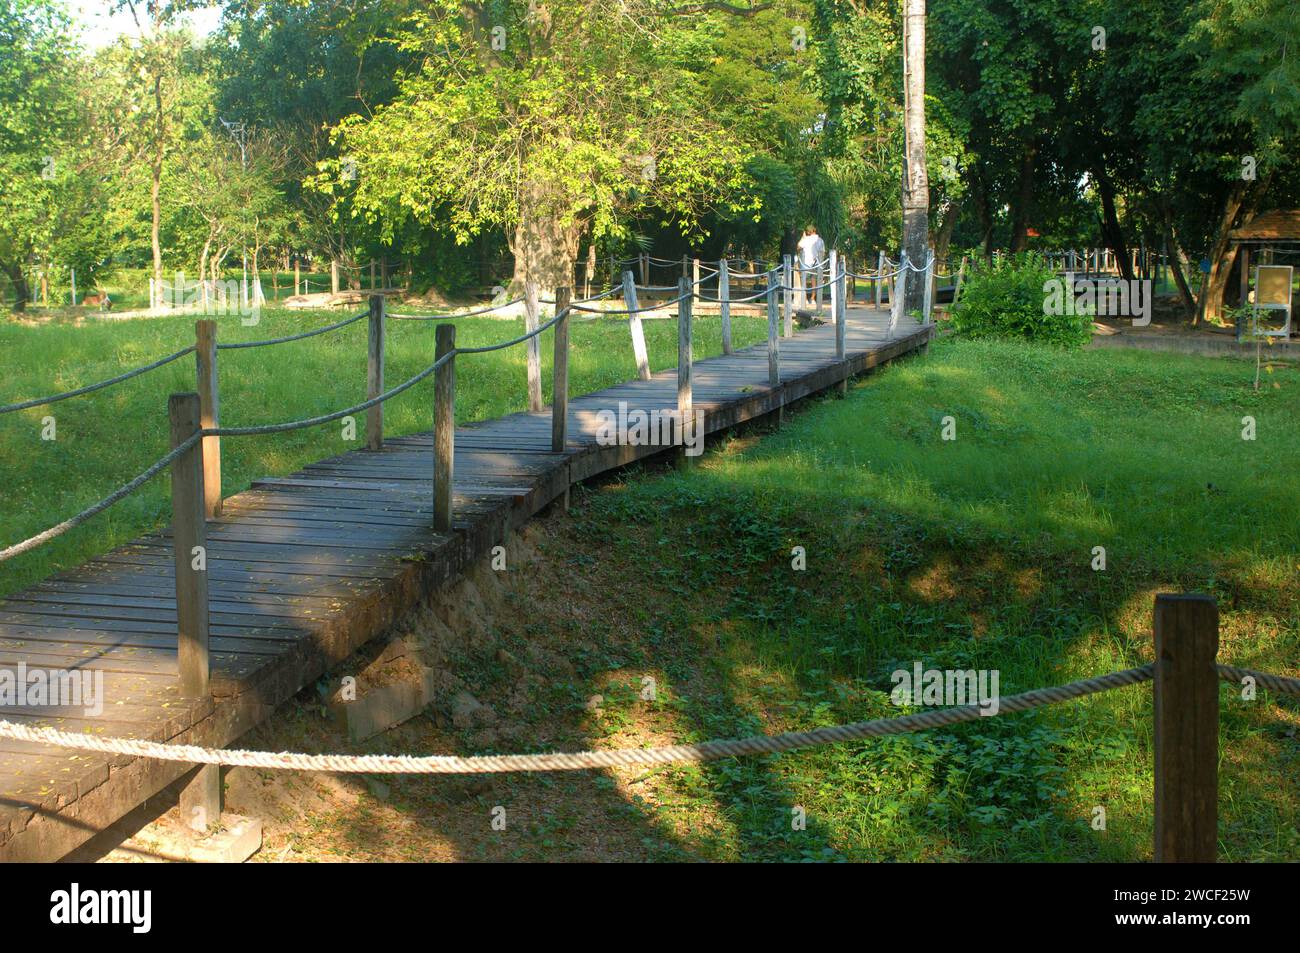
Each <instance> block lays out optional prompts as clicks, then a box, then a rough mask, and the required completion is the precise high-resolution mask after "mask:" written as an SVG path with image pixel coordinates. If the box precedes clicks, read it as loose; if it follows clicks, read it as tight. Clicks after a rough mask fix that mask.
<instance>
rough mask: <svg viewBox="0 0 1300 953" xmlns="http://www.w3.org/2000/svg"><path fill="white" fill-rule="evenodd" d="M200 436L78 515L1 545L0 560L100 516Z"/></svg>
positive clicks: (190, 447) (192, 444)
mask: <svg viewBox="0 0 1300 953" xmlns="http://www.w3.org/2000/svg"><path fill="white" fill-rule="evenodd" d="M201 437H202V434H195V435H194V436H192V437H190V438H189V439H188V440H186V441H185V442H184V443H181V444H179V445H177V446H176V447H174V448H172V450H171V451H170V452H169V453H166V454H164V455H163V456H162V457H160V458H159V459H158V460H156V461H154V462H153V463H152V464H150V466H149V467H148V468H147V469H146V470H144V471H143V472H142V473H140V475H139V476H137V477H136V478H135V479H134V480H131V481H130V482H129V483H125V484H123V485H122V486H120V487H118V488H117V489H116V490H114V491H113V492H112V493H110V494H108V496H106V497H104V498H103V499H101V500H99V501H97V502H95V503H92V504H91V505H90V506H88V507H86V508H85V509H84V510H82V511H81V512H80V513H78V514H77V515H76V516H72V517H69V518H68V519H66V520H64V521H63V522H62V523H59V524H58V525H56V526H51V527H50V528H49V529H47V530H45V531H44V532H41V533H37V534H36V535H35V536H32V537H30V538H28V539H25V540H23V541H22V542H21V543H15V544H14V545H12V546H10V547H8V548H7V549H0V563H2V562H5V561H7V560H9V559H12V558H13V557H15V556H21V555H22V554H23V553H26V552H30V551H31V550H33V549H36V548H37V547H38V546H41V545H43V544H44V543H48V542H49V541H50V540H52V539H56V538H57V537H59V536H62V535H63V534H64V533H66V532H68V530H71V529H76V528H77V527H78V526H80V525H81V524H82V523H85V522H86V521H87V520H89V519H91V518H92V517H95V516H98V515H99V514H100V513H102V512H104V510H106V509H108V508H109V507H110V506H112V505H113V504H114V503H116V502H118V501H119V500H122V499H125V498H126V497H128V496H130V495H131V494H132V493H134V492H135V491H136V490H138V489H139V488H140V487H142V486H144V485H145V484H146V483H148V482H149V481H150V480H152V479H153V478H154V477H155V476H157V475H158V474H159V473H161V472H162V471H163V469H165V468H166V467H168V466H170V465H171V463H172V462H173V461H174V460H176V459H177V458H178V457H180V456H181V454H183V453H185V452H187V451H188V450H190V449H192V448H193V447H194V445H195V444H196V443H198V441H199V440H200V439H201Z"/></svg>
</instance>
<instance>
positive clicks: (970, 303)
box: [952, 254, 1092, 347]
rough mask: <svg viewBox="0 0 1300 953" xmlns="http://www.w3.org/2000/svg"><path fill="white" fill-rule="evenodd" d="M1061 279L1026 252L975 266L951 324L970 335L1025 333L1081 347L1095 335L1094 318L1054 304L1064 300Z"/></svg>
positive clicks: (1022, 335)
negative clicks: (1093, 331) (990, 263)
mask: <svg viewBox="0 0 1300 953" xmlns="http://www.w3.org/2000/svg"><path fill="white" fill-rule="evenodd" d="M1056 280H1058V276H1057V275H1056V273H1055V272H1053V271H1052V269H1051V266H1049V265H1048V264H1047V262H1046V261H1044V260H1043V259H1042V258H1041V257H1040V256H1038V255H1034V254H1022V255H1014V256H1008V257H1004V258H1001V259H999V260H998V261H997V262H995V263H994V264H992V265H985V264H981V265H977V266H976V267H975V270H974V271H973V272H972V273H971V274H970V275H969V277H967V279H966V282H965V284H964V285H963V286H962V290H961V300H960V301H958V302H957V304H956V306H955V307H954V308H953V315H952V324H953V328H954V329H955V330H956V331H957V333H958V334H961V335H964V336H966V337H972V338H978V337H1003V338H1023V339H1025V340H1029V341H1038V342H1043V343H1046V344H1054V345H1057V346H1059V347H1082V346H1083V345H1084V344H1086V343H1087V342H1088V339H1089V337H1090V336H1091V334H1092V318H1091V316H1090V315H1087V314H1066V313H1052V312H1065V311H1066V310H1068V309H1067V308H1063V307H1054V306H1053V304H1054V303H1056V304H1059V303H1060V302H1061V301H1063V299H1064V292H1063V289H1061V288H1058V289H1056V291H1055V293H1054V292H1053V286H1052V285H1051V284H1050V282H1053V281H1056Z"/></svg>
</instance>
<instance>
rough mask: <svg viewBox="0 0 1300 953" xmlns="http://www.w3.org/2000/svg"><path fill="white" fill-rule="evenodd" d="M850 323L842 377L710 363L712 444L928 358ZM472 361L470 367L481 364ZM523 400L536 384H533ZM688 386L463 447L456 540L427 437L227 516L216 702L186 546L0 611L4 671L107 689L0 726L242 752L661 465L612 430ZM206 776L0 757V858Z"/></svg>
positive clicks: (646, 385)
mask: <svg viewBox="0 0 1300 953" xmlns="http://www.w3.org/2000/svg"><path fill="white" fill-rule="evenodd" d="M887 321H888V315H887V314H886V313H885V312H882V311H874V310H868V309H866V308H851V309H850V310H849V313H848V318H847V322H846V325H847V326H846V335H845V338H846V343H845V354H846V360H845V361H844V362H839V361H837V360H836V359H835V335H834V328H833V326H831V325H823V326H819V327H816V328H813V329H810V330H807V331H801V332H798V333H796V335H795V336H794V337H793V338H790V339H783V340H782V341H781V345H780V347H781V379H782V383H781V385H780V386H779V387H777V388H771V387H769V386H768V383H767V345H766V343H764V344H760V345H757V346H755V347H751V348H748V349H745V350H742V351H738V352H737V353H735V354H732V355H730V356H727V357H716V358H711V359H708V360H704V361H698V362H696V363H695V365H694V369H693V371H694V404H695V406H696V407H697V408H703V409H704V411H705V423H706V427H707V430H708V432H710V433H712V432H715V431H719V430H725V429H726V428H728V427H731V426H734V425H736V424H739V423H742V422H744V421H746V420H750V419H753V418H755V417H759V416H762V415H764V414H767V413H769V412H771V411H774V410H777V409H779V408H780V407H782V406H785V405H787V404H790V403H792V402H793V401H796V400H799V399H800V398H802V397H806V396H808V395H810V394H814V393H816V392H818V391H822V390H825V389H827V388H829V387H832V386H834V385H836V384H837V383H839V382H840V381H841V380H843V379H844V378H846V377H849V376H852V375H854V374H858V373H861V372H863V371H865V370H868V369H870V368H871V367H873V366H875V365H877V364H881V363H884V362H886V361H888V360H890V359H891V358H893V357H896V356H898V355H901V354H904V353H906V352H908V351H911V350H913V349H916V348H918V347H921V346H922V345H924V344H925V343H926V342H927V341H928V340H929V337H930V334H931V329H930V328H923V327H920V326H919V325H917V324H916V323H915V322H912V321H910V320H906V319H905V320H904V322H903V323H902V325H901V326H900V327H899V328H898V329H897V330H896V332H895V335H894V337H893V339H892V340H889V339H887V337H886V325H887ZM467 359H468V360H472V359H473V358H472V357H470V358H467ZM521 386H522V385H521ZM676 399H677V378H676V371H675V370H667V371H661V372H659V373H658V374H656V375H654V377H653V379H652V380H650V381H632V382H629V383H625V384H620V385H618V386H617V387H611V388H609V389H608V390H604V391H600V392H598V393H594V394H588V395H586V396H584V397H578V398H573V399H571V400H570V404H569V443H568V448H567V450H566V452H565V453H563V454H555V453H552V452H551V445H550V437H551V418H550V412H549V411H547V412H544V413H540V414H529V413H521V414H513V415H511V416H509V417H504V418H500V419H497V420H491V421H486V422H483V423H479V424H474V425H470V426H467V427H460V428H457V430H456V457H455V480H454V494H455V521H454V528H455V530H456V532H454V533H452V534H437V533H435V532H433V529H432V473H433V449H432V436H431V435H430V434H418V435H414V436H410V437H400V438H395V439H389V440H388V441H387V442H386V445H385V447H384V449H383V450H380V451H377V452H371V451H367V450H354V451H351V452H348V453H345V454H342V455H340V456H337V457H333V458H331V459H328V460H322V461H321V462H319V463H314V464H312V465H310V466H308V467H306V468H304V469H303V470H302V471H300V472H298V473H295V474H293V475H292V476H289V477H283V478H274V479H272V478H268V479H265V480H260V481H257V482H255V483H254V484H253V486H252V487H251V488H250V489H249V490H247V491H245V492H243V493H239V494H237V495H235V496H233V497H230V498H229V499H227V500H226V502H225V508H224V513H223V515H222V517H221V518H219V519H217V520H215V521H212V522H211V523H209V527H208V580H209V589H210V599H211V603H210V623H211V645H210V649H211V653H212V654H211V664H212V689H213V697H212V698H211V699H208V700H204V701H202V702H189V701H186V700H184V699H182V698H181V697H180V694H179V686H178V675H177V656H176V601H175V590H174V582H173V565H172V561H173V555H172V548H171V542H170V531H169V530H166V531H163V532H159V533H152V534H149V535H147V536H143V537H141V538H139V539H136V540H134V541H133V542H131V543H129V544H127V545H125V546H122V547H120V548H118V549H115V550H113V551H112V552H110V553H107V554H105V555H103V556H101V557H99V558H97V559H94V560H92V561H91V562H89V563H87V564H85V565H84V566H81V567H79V568H77V569H75V570H72V571H68V572H63V573H60V574H58V575H56V576H53V577H51V578H50V579H48V580H46V581H44V582H42V583H41V584H39V585H37V586H34V587H32V588H30V589H28V590H25V591H23V592H20V593H18V594H16V595H14V596H12V597H10V598H9V599H7V600H5V601H4V602H3V603H0V668H14V667H16V666H17V665H18V664H19V663H26V665H27V666H28V667H29V668H37V667H40V668H46V669H79V670H82V669H90V670H97V671H102V672H103V673H104V692H105V695H106V697H107V703H106V704H105V707H104V710H103V713H102V714H101V715H98V716H95V717H90V716H88V715H87V714H85V712H84V711H83V710H82V709H81V708H77V709H66V710H65V709H56V708H49V707H40V708H13V707H6V708H3V709H0V717H3V718H5V719H8V720H11V721H15V722H24V723H28V724H33V725H51V726H55V727H59V728H63V729H66V730H70V731H88V732H95V733H99V734H103V735H117V736H124V737H132V738H148V739H151V740H156V741H172V742H174V743H177V744H200V745H209V746H226V745H229V744H231V743H232V742H234V741H235V740H236V739H237V738H239V736H240V735H242V734H243V733H245V732H246V731H248V730H249V729H250V728H252V727H253V726H254V725H256V724H258V723H259V722H261V721H263V720H264V719H266V718H267V717H269V716H270V714H271V712H272V711H273V710H274V708H275V706H277V705H278V704H280V703H281V702H283V701H285V700H286V699H288V698H290V697H291V696H292V695H293V694H294V693H295V692H297V691H298V690H299V689H300V688H301V687H302V686H303V685H306V684H309V683H310V682H312V681H313V680H315V679H316V678H318V677H319V676H320V675H321V674H322V673H323V672H325V671H326V670H328V669H329V668H330V667H332V666H333V665H335V664H337V663H339V662H341V661H343V660H344V659H346V658H347V657H348V656H349V655H351V654H352V653H353V652H354V651H355V650H356V649H357V648H358V647H359V646H360V645H362V644H363V643H365V642H366V641H368V640H369V639H371V638H373V637H375V636H376V635H378V634H379V633H381V632H382V631H384V630H385V629H386V628H387V627H388V626H389V625H390V624H392V623H393V622H395V621H396V620H397V619H398V618H400V617H401V616H402V614H403V613H405V612H406V611H407V610H408V609H409V608H410V607H411V606H413V605H414V604H415V603H416V602H417V601H418V599H419V598H420V596H421V595H422V594H423V593H425V592H427V591H428V590H429V589H430V588H431V587H436V586H439V585H441V584H443V583H445V582H447V581H449V580H450V579H452V578H454V577H455V576H456V575H457V574H459V573H460V572H461V570H462V569H463V568H465V567H466V566H468V565H469V564H470V563H471V562H472V561H474V560H477V559H481V558H483V557H485V556H486V555H487V554H488V553H489V552H490V549H491V547H492V546H494V545H497V544H498V543H499V542H501V541H502V540H503V539H504V537H505V535H506V534H507V533H508V532H509V531H510V530H512V529H514V528H515V527H517V526H519V525H520V524H522V523H523V522H525V521H526V520H527V519H529V518H530V517H531V516H532V515H533V514H535V513H536V512H537V511H539V510H540V509H542V507H544V506H546V505H547V504H548V503H550V502H551V501H552V500H554V499H556V498H557V497H559V496H561V495H562V494H563V493H564V492H565V490H566V489H567V488H568V486H569V485H570V484H571V483H575V482H578V481H581V480H583V479H586V478H587V477H590V476H593V475H595V474H598V473H601V472H603V471H605V470H609V469H612V468H614V467H618V466H621V465H624V464H627V463H629V462H632V461H633V460H635V459H637V458H639V457H643V456H647V455H650V454H653V453H657V452H660V451H661V450H662V449H663V448H661V447H628V446H619V447H608V446H599V445H597V444H596V441H595V430H596V422H597V413H598V412H599V411H600V410H603V409H608V410H615V409H616V408H617V406H618V402H619V401H627V402H628V405H629V406H630V407H633V408H639V409H642V410H646V411H654V410H657V409H669V408H675V407H676ZM189 770H191V769H190V768H189V767H188V766H186V765H181V764H174V763H170V762H159V761H148V760H144V759H133V758H126V757H111V756H106V755H97V754H93V753H85V752H71V751H68V750H66V749H58V748H52V747H45V746H41V745H33V744H27V743H22V742H13V741H8V740H5V739H0V860H4V861H14V860H55V859H58V858H60V857H62V856H64V855H65V854H67V853H68V852H69V851H71V850H72V849H73V848H75V847H77V846H78V845H79V844H81V843H83V842H84V841H86V840H88V839H89V838H90V837H92V836H94V835H95V834H96V833H98V832H99V831H101V830H103V829H104V828H106V827H107V826H109V825H110V824H112V823H113V822H114V821H116V820H117V819H119V818H120V817H121V816H122V815H124V814H125V813H127V812H128V811H130V810H131V809H132V808H134V807H136V806H137V805H138V804H140V803H141V802H142V801H143V800H144V799H145V798H147V797H149V796H151V795H153V794H155V793H157V792H158V791H160V790H161V789H162V788H163V787H165V786H166V785H168V784H170V783H171V782H173V781H175V780H177V779H178V778H179V777H181V776H182V775H184V774H185V773H187V771H189Z"/></svg>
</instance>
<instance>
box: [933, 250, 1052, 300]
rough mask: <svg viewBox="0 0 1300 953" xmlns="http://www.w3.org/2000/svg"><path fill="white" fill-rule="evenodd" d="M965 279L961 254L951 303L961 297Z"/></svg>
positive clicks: (963, 258) (963, 261)
mask: <svg viewBox="0 0 1300 953" xmlns="http://www.w3.org/2000/svg"><path fill="white" fill-rule="evenodd" d="M1070 256H1071V259H1073V257H1074V252H1070ZM965 280H966V256H965V255H962V256H961V268H959V269H958V271H957V283H956V284H955V285H954V286H953V289H952V303H953V305H954V306H955V305H956V304H957V299H958V298H960V297H961V286H962V282H963V281H965Z"/></svg>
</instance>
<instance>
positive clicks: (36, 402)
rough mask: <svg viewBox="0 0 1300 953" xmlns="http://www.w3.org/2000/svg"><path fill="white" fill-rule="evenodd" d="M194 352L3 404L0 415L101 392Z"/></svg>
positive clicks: (192, 348) (178, 354) (188, 348)
mask: <svg viewBox="0 0 1300 953" xmlns="http://www.w3.org/2000/svg"><path fill="white" fill-rule="evenodd" d="M193 351H194V347H193V345H191V346H190V347H187V348H182V349H181V350H179V351H177V352H176V353H175V354H168V355H167V356H166V357H160V358H158V360H156V361H154V362H153V363H152V364H146V365H145V366H144V367H137V368H136V369H135V370H131V371H127V372H126V373H125V374H118V375H117V376H116V377H110V378H109V379H108V380H106V381H100V382H99V383H98V384H87V385H86V386H85V387H78V388H77V389H76V390H68V391H64V392H63V393H61V394H54V395H53V396H50V397H37V398H35V399H33V400H24V401H22V402H21V403H17V404H5V405H4V406H3V407H0V414H8V413H12V412H13V411H15V410H26V409H27V408H28V407H40V406H42V405H44V404H53V403H55V402H56V401H60V400H67V399H68V398H69V397H80V396H81V395H82V394H89V393H92V392H94V391H97V390H103V389H104V388H105V387H112V386H113V385H114V384H120V383H122V382H123V381H129V380H130V379H131V378H133V377H139V376H140V375H141V374H143V373H145V372H146V371H152V370H153V369H154V368H156V367H162V366H163V365H164V364H170V363H171V362H172V361H175V360H177V359H178V358H182V357H184V356H185V355H186V354H191V353H193Z"/></svg>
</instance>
